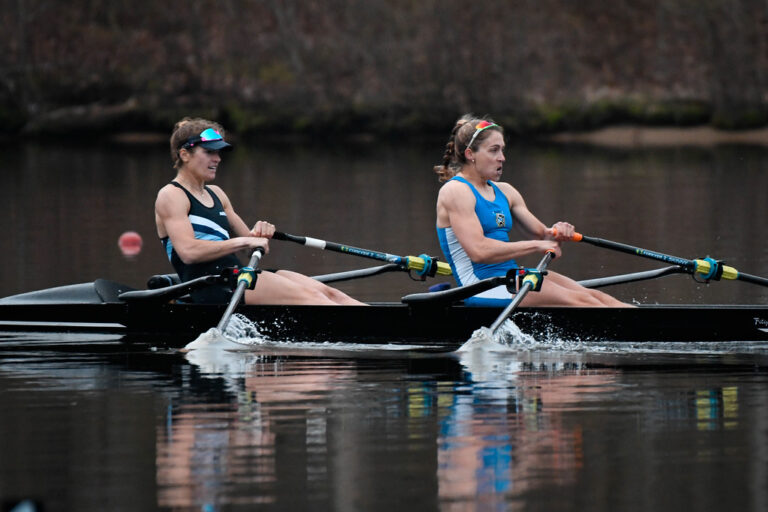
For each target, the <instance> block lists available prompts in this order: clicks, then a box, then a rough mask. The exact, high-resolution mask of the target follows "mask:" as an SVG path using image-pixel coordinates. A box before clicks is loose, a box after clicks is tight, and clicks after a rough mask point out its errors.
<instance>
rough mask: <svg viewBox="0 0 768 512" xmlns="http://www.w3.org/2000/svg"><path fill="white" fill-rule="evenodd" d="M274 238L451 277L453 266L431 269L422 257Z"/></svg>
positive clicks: (439, 265)
mask: <svg viewBox="0 0 768 512" xmlns="http://www.w3.org/2000/svg"><path fill="white" fill-rule="evenodd" d="M272 238H274V239H275V240H287V241H289V242H296V243H297V244H301V245H306V246H307V247H313V248H315V249H322V250H326V251H334V252H341V253H344V254H352V255H354V256H361V257H363V258H369V259H373V260H379V261H386V262H389V263H395V264H397V265H399V266H400V267H401V268H403V269H405V270H415V271H416V272H417V273H420V274H421V275H423V274H426V275H432V276H434V275H435V273H436V274H439V275H441V276H449V275H451V266H450V265H448V264H447V263H443V262H440V261H438V262H437V268H436V269H434V268H429V267H430V265H429V264H428V262H427V261H426V260H425V258H422V257H420V256H396V255H394V254H388V253H385V252H378V251H371V250H370V249H360V248H358V247H352V246H349V245H343V244H337V243H336V242H328V241H326V240H319V239H317V238H310V237H308V236H296V235H289V234H288V233H282V232H280V231H276V232H275V234H274V235H272ZM432 263H433V264H434V260H432ZM425 267H426V268H425ZM432 270H435V272H434V273H432Z"/></svg>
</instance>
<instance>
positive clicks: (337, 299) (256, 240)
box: [155, 118, 363, 305]
mask: <svg viewBox="0 0 768 512" xmlns="http://www.w3.org/2000/svg"><path fill="white" fill-rule="evenodd" d="M170 143H171V144H170V145H171V158H172V160H173V167H174V168H175V169H176V178H175V179H174V180H173V181H171V182H170V183H169V184H168V185H165V186H164V187H163V188H161V189H160V191H159V192H158V194H157V200H156V201H155V224H156V226H157V234H158V236H159V237H160V239H161V241H162V242H163V246H164V248H165V250H166V254H167V255H168V259H169V260H170V262H171V264H172V265H173V267H174V269H175V270H176V272H177V273H178V274H179V278H180V279H181V281H182V282H186V281H190V280H192V279H194V278H196V277H200V276H204V275H218V274H220V273H221V271H222V270H223V269H225V268H227V267H238V266H240V260H239V258H238V257H237V255H236V253H238V252H240V251H247V252H249V253H250V252H252V251H253V250H255V249H256V248H257V247H263V248H264V249H265V250H268V249H269V239H270V238H271V237H272V235H273V234H274V232H275V226H274V225H273V224H270V223H269V222H266V221H262V220H260V221H258V222H256V224H255V226H254V227H253V229H248V226H247V225H246V224H245V222H243V220H242V219H241V218H240V216H239V215H238V214H237V213H236V212H235V210H234V208H233V207H232V204H231V203H230V201H229V198H228V197H227V195H226V194H225V193H224V191H223V190H222V189H221V188H220V187H218V186H216V185H208V183H210V182H211V181H213V179H214V178H215V177H216V171H217V170H218V166H219V164H220V163H221V155H220V152H221V151H223V150H226V149H228V148H230V147H231V146H230V144H229V143H227V142H226V141H225V140H224V130H223V129H222V127H221V126H220V125H219V124H217V123H214V122H212V121H208V120H205V119H199V118H196V119H192V118H184V119H182V120H181V121H179V122H178V123H176V125H175V126H174V129H173V133H172V134H171V140H170ZM191 295H192V300H193V301H194V302H200V303H227V302H229V301H230V299H231V296H232V290H231V289H230V288H229V287H227V286H223V285H222V286H212V287H206V288H203V289H201V290H197V291H193V292H192V294H191ZM245 302H246V303H247V304H327V305H333V304H347V305H363V303H361V302H359V301H357V300H355V299H353V298H351V297H349V296H348V295H346V294H345V293H343V292H341V291H339V290H337V289H335V288H331V287H330V286H327V285H325V284H323V283H320V282H319V281H316V280H314V279H312V278H310V277H308V276H305V275H303V274H299V273H297V272H292V271H288V270H278V271H276V272H262V273H261V274H259V277H258V279H257V280H256V286H255V288H254V289H253V290H246V292H245Z"/></svg>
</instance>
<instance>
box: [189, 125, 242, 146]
mask: <svg viewBox="0 0 768 512" xmlns="http://www.w3.org/2000/svg"><path fill="white" fill-rule="evenodd" d="M197 145H200V146H202V147H204V148H205V149H210V150H220V149H224V148H231V147H232V145H231V144H228V143H227V142H226V141H225V140H224V137H222V136H221V134H220V133H219V132H217V131H216V130H214V129H213V128H206V129H205V130H203V131H202V132H200V135H195V136H194V137H190V138H188V139H187V140H186V141H185V142H184V144H182V145H181V147H180V148H179V149H191V148H193V147H195V146H197Z"/></svg>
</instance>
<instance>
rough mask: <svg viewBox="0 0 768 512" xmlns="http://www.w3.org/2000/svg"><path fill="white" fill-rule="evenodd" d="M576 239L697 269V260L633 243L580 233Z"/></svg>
mask: <svg viewBox="0 0 768 512" xmlns="http://www.w3.org/2000/svg"><path fill="white" fill-rule="evenodd" d="M575 240H576V241H582V242H587V243H588V244H592V245H595V246H597V247H604V248H606V249H613V250H615V251H620V252H624V253H627V254H635V255H637V256H642V257H644V258H650V259H653V260H658V261H663V262H665V263H671V264H672V265H679V266H681V267H683V268H686V269H689V270H695V265H696V264H695V262H694V261H692V260H687V259H684V258H678V257H677V256H670V255H668V254H662V253H660V252H655V251H648V250H646V249H641V248H640V247H634V246H632V245H627V244H623V243H620V242H613V241H611V240H604V239H602V238H594V237H591V236H586V235H580V239H579V238H576V239H575Z"/></svg>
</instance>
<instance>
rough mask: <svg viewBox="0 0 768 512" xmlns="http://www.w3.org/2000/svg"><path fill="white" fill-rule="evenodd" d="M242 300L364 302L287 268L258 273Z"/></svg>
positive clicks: (318, 302) (247, 301)
mask: <svg viewBox="0 0 768 512" xmlns="http://www.w3.org/2000/svg"><path fill="white" fill-rule="evenodd" d="M245 301H246V303H248V304H291V305H295V304H317V305H341V304H345V305H356V306H361V305H364V304H363V303H362V302H360V301H358V300H355V299H353V298H352V297H350V296H349V295H347V294H345V293H344V292H342V291H340V290H337V289H335V288H331V287H330V286H328V285H326V284H323V283H321V282H319V281H316V280H314V279H312V278H311V277H308V276H305V275H303V274H299V273H297V272H291V271H290V270H278V271H277V272H261V273H260V274H259V276H258V279H257V280H256V287H255V289H253V290H246V294H245Z"/></svg>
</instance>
